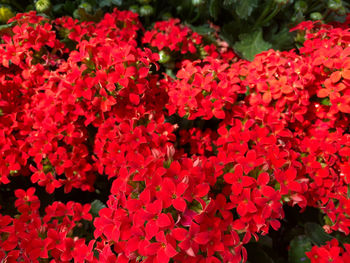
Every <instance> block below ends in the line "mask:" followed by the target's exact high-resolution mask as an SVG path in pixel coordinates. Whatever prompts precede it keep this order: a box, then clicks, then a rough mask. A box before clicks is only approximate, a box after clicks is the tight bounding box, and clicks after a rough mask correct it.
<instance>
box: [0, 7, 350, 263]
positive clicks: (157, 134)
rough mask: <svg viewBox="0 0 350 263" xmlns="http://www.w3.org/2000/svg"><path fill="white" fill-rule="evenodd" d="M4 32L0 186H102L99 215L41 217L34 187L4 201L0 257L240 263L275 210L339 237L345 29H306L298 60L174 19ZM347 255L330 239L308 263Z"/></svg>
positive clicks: (347, 224) (31, 24)
mask: <svg viewBox="0 0 350 263" xmlns="http://www.w3.org/2000/svg"><path fill="white" fill-rule="evenodd" d="M349 18H350V16H349ZM10 22H13V23H12V24H11V26H9V27H8V28H7V30H3V31H1V33H0V34H1V39H2V42H1V44H0V54H1V58H2V60H1V62H0V153H1V154H0V184H1V185H0V186H3V185H6V184H8V183H9V182H11V180H13V178H15V177H18V176H25V177H29V178H30V180H31V182H32V184H33V186H36V187H37V185H38V186H41V187H44V188H45V190H46V191H47V192H48V193H54V192H55V191H56V190H57V189H60V188H63V189H64V191H65V193H69V192H71V191H72V189H81V190H83V191H90V192H93V191H94V190H95V188H94V185H95V182H96V180H97V179H98V177H107V178H108V180H109V182H110V189H106V191H109V199H108V202H107V204H106V206H105V207H103V208H102V209H100V210H99V213H98V214H93V213H91V206H90V204H81V203H79V202H73V201H70V202H68V203H66V204H64V203H62V202H59V201H55V202H53V203H51V204H49V205H48V206H46V207H45V209H44V211H39V209H40V201H42V200H39V199H38V197H37V196H36V194H35V188H34V187H30V188H28V189H25V190H24V189H18V190H16V192H15V196H16V198H17V200H16V202H15V204H14V205H15V207H16V209H17V211H18V213H17V215H15V216H12V215H5V214H0V236H1V238H0V260H1V261H2V262H18V261H21V262H71V261H72V260H73V261H74V262H120V263H123V262H145V263H147V262H164V263H166V262H170V261H171V262H208V263H209V262H237V263H238V262H241V261H242V260H243V262H245V261H246V260H247V251H246V248H245V245H246V244H247V243H248V242H249V241H250V240H252V239H256V240H257V239H258V238H259V236H262V235H267V234H268V233H269V231H271V229H274V230H278V229H279V228H280V225H281V219H283V218H284V217H285V212H284V209H283V206H284V205H290V206H299V207H300V208H301V210H304V209H306V208H307V207H314V208H316V209H319V210H320V211H321V212H322V213H323V214H324V217H325V218H326V220H325V222H326V224H325V225H324V229H325V230H326V232H328V233H331V232H334V231H338V232H341V233H344V234H345V235H348V234H349V231H350V198H349V187H348V185H349V183H350V159H349V156H350V131H349V125H350V118H349V117H350V115H349V114H350V31H349V24H350V19H348V20H347V21H346V22H344V23H334V24H331V25H325V24H321V23H319V22H310V23H309V22H305V23H303V24H301V25H299V26H298V27H296V28H295V29H294V30H298V31H299V33H300V34H304V35H305V42H304V44H303V46H302V47H301V48H300V49H299V50H291V51H288V52H287V51H284V52H281V51H275V50H269V51H266V52H263V53H261V54H259V55H257V56H256V57H255V59H254V60H253V61H252V62H249V61H246V60H241V59H239V58H238V57H237V56H236V55H235V53H234V52H233V51H232V50H230V49H228V48H227V47H225V46H224V45H219V44H217V45H215V44H212V43H207V42H206V41H205V39H204V38H202V37H201V36H200V35H199V34H197V33H194V32H192V30H191V29H190V28H188V27H186V26H184V25H181V23H180V21H179V20H177V19H173V20H169V21H161V22H158V23H156V24H155V25H154V28H153V29H152V30H149V31H145V30H144V29H143V27H142V24H141V23H140V21H139V20H138V17H137V15H136V14H134V13H132V12H129V11H119V10H117V9H115V10H114V12H113V13H110V14H106V15H105V16H104V18H103V19H102V20H101V21H100V22H99V23H97V24H92V23H90V22H78V20H73V19H72V18H69V17H63V18H59V19H56V20H54V21H50V20H48V19H46V18H44V17H41V16H37V15H36V14H35V12H30V13H25V14H18V15H17V16H16V17H15V18H13V19H12V20H11V21H10ZM219 43H220V42H219ZM221 43H222V42H221ZM159 54H162V55H163V56H164V55H166V56H169V57H172V58H173V61H172V63H173V65H172V68H173V72H175V73H176V76H170V75H168V74H166V73H165V70H164V65H163V64H162V63H159V60H160V59H161V58H160V55H159ZM164 63H169V61H164ZM37 188H38V187H37ZM89 232H90V235H89V234H87V233H89ZM349 253H350V252H349V245H347V244H345V247H344V248H341V247H339V243H338V241H337V240H332V241H330V242H329V243H327V244H326V245H324V246H322V247H313V248H312V250H311V251H310V252H308V253H307V256H308V257H309V258H310V259H311V262H323V261H317V258H318V257H323V258H326V257H328V259H333V262H348V260H349ZM248 257H249V255H248ZM45 260H46V261H45ZM324 262H326V261H324ZM327 262H328V261H327Z"/></svg>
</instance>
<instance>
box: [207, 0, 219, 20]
mask: <svg viewBox="0 0 350 263" xmlns="http://www.w3.org/2000/svg"><path fill="white" fill-rule="evenodd" d="M219 4H220V1H219V0H210V3H209V14H210V16H211V17H213V18H214V20H216V19H218V15H219V10H220V9H219Z"/></svg>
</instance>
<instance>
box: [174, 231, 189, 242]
mask: <svg viewBox="0 0 350 263" xmlns="http://www.w3.org/2000/svg"><path fill="white" fill-rule="evenodd" d="M171 233H172V236H173V237H174V238H175V239H176V240H177V241H184V240H185V239H186V237H187V233H188V232H187V230H186V229H184V228H175V229H173V230H172V231H171Z"/></svg>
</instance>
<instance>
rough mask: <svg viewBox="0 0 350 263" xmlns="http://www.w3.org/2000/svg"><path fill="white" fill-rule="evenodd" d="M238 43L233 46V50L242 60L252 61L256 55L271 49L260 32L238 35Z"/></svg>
mask: <svg viewBox="0 0 350 263" xmlns="http://www.w3.org/2000/svg"><path fill="white" fill-rule="evenodd" d="M239 39H240V41H239V42H237V43H236V44H234V46H233V48H234V49H235V51H236V52H238V53H239V54H240V55H241V56H242V57H243V58H244V59H247V60H250V61H251V60H253V59H254V57H255V55H256V54H259V53H261V52H262V51H266V50H268V49H270V48H271V47H272V45H271V44H270V43H269V42H266V41H265V40H264V39H263V36H262V30H261V29H259V30H257V31H254V32H251V33H245V34H241V35H239Z"/></svg>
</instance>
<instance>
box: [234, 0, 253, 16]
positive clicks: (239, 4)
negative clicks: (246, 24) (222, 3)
mask: <svg viewBox="0 0 350 263" xmlns="http://www.w3.org/2000/svg"><path fill="white" fill-rule="evenodd" d="M233 2H234V4H235V11H236V13H237V15H238V16H239V17H240V18H241V19H244V20H246V19H248V18H249V16H250V15H251V14H252V12H253V10H254V9H255V8H256V7H257V6H258V0H236V1H233Z"/></svg>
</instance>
